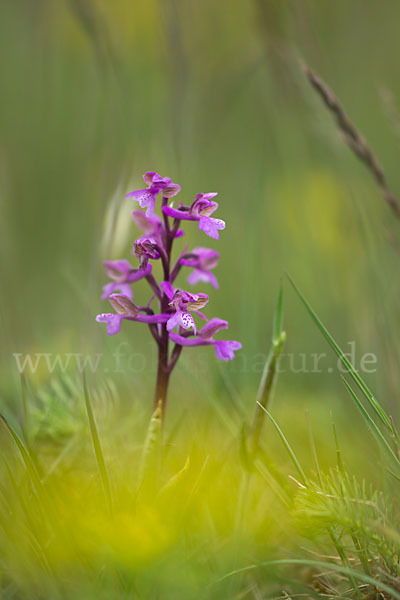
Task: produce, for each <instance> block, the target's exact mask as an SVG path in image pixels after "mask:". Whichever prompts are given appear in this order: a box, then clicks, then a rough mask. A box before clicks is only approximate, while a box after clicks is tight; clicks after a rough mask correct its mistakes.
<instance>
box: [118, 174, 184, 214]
mask: <svg viewBox="0 0 400 600" xmlns="http://www.w3.org/2000/svg"><path fill="white" fill-rule="evenodd" d="M143 179H144V182H145V183H147V185H148V187H147V188H145V189H144V190H136V191H135V192H130V193H129V194H127V195H126V198H133V199H134V200H136V201H137V202H139V205H140V206H141V208H146V216H147V217H152V216H153V214H154V208H155V204H156V196H157V195H158V194H159V193H160V192H162V195H163V197H164V198H172V197H173V196H176V194H178V193H179V192H180V191H181V186H180V185H178V184H176V183H173V182H172V180H171V178H170V177H161V175H159V174H158V173H155V172H154V171H148V172H147V173H145V174H144V175H143Z"/></svg>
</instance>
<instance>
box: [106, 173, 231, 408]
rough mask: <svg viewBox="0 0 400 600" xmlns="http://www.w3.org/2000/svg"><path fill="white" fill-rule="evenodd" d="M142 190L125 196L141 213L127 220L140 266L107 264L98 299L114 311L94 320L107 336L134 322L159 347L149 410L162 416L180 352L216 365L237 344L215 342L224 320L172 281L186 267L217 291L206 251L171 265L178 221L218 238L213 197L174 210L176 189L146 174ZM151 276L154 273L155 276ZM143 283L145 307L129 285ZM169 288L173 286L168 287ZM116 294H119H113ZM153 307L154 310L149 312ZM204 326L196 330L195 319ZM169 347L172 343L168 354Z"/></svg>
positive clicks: (203, 297)
mask: <svg viewBox="0 0 400 600" xmlns="http://www.w3.org/2000/svg"><path fill="white" fill-rule="evenodd" d="M143 179H144V181H145V182H146V184H147V185H148V187H147V188H146V189H143V190H139V191H136V192H131V193H130V194H128V196H129V197H132V198H133V199H134V200H137V201H138V202H139V204H140V206H141V207H142V208H146V213H143V212H142V211H140V210H134V211H133V212H132V218H133V220H134V222H135V223H136V225H137V226H138V227H139V229H140V230H141V231H142V235H141V236H140V237H139V238H138V239H136V240H135V242H134V247H133V251H132V254H134V255H135V256H136V258H137V259H138V261H139V265H138V267H139V268H137V269H133V268H132V265H131V264H130V262H129V261H127V260H116V261H106V262H105V263H104V266H105V268H106V272H107V275H108V276H109V278H110V279H111V280H112V281H111V282H110V283H108V284H106V285H105V286H104V288H103V296H102V298H103V299H105V298H108V299H109V301H110V304H111V306H112V307H113V309H114V311H115V312H112V313H103V314H100V315H98V316H97V317H96V320H97V321H98V322H100V323H105V324H106V326H107V333H108V335H115V334H116V333H119V331H120V329H121V324H122V321H136V322H139V323H145V324H147V325H148V327H149V330H150V332H151V334H152V336H153V338H154V340H155V341H156V343H157V347H158V370H157V383H156V392H155V399H154V406H155V407H158V408H160V411H161V418H163V416H164V412H165V407H166V401H167V390H168V383H169V378H170V375H171V372H172V370H173V369H174V367H175V365H176V363H177V361H178V359H179V356H180V354H181V351H182V349H183V347H186V346H191V347H193V346H213V347H214V350H215V354H216V356H217V358H218V359H220V360H231V359H233V358H234V353H235V351H236V350H239V349H240V348H241V344H240V343H239V342H235V341H232V340H219V339H215V337H214V336H215V335H216V334H217V333H219V332H220V331H222V330H224V329H227V328H228V323H227V321H223V320H221V319H216V318H212V319H210V320H208V318H207V317H206V316H205V315H204V314H203V313H202V312H200V310H201V309H203V308H204V307H205V306H206V305H207V304H208V301H209V297H208V296H207V294H204V293H191V292H187V291H184V290H181V289H178V288H176V286H175V280H176V278H177V277H178V276H179V274H180V271H181V270H182V268H186V267H188V268H190V269H191V273H190V274H189V276H188V278H187V279H188V282H189V283H190V284H192V285H194V284H196V283H198V282H200V281H201V282H206V283H211V285H213V286H214V287H215V288H218V282H217V280H216V278H215V275H214V274H213V273H212V270H213V269H214V268H215V267H216V266H217V263H218V258H219V254H218V252H217V251H216V250H213V249H210V248H202V247H198V248H194V250H193V251H192V252H187V249H184V250H183V252H182V253H181V254H180V256H179V257H178V259H177V260H176V261H175V263H172V248H173V243H174V241H175V239H176V238H179V237H181V236H182V235H183V231H182V229H180V224H181V222H182V221H196V222H198V224H199V228H200V229H201V230H202V231H204V232H205V233H206V234H207V235H209V236H210V237H212V238H215V239H218V236H219V234H218V232H219V230H221V229H224V228H225V222H224V221H221V220H220V219H215V218H213V217H211V216H210V215H212V214H213V213H214V212H215V211H216V209H217V208H218V204H217V202H215V201H214V200H213V198H214V197H215V196H216V194H214V193H211V194H198V195H197V196H196V198H195V200H194V202H193V203H192V204H191V205H190V206H185V205H183V204H182V203H179V208H177V209H175V208H173V206H172V205H170V206H168V199H169V198H171V197H173V196H175V195H176V194H177V193H178V192H179V191H180V189H181V188H180V186H179V185H177V184H175V183H173V182H172V181H171V179H170V178H169V177H161V176H160V175H158V173H155V172H153V171H150V172H148V173H146V174H145V175H144V176H143ZM159 194H161V203H160V204H161V206H160V208H161V216H162V218H160V216H158V215H157V214H154V210H155V203H156V198H157V196H158V195H159ZM154 260H157V261H159V262H160V263H161V268H162V276H161V281H160V280H159V281H157V279H156V278H155V277H154V273H153V270H152V261H154ZM155 272H156V271H155ZM140 279H145V280H146V281H147V283H148V284H149V286H150V288H151V292H152V294H151V298H150V300H149V302H148V304H147V305H146V306H137V305H136V304H135V303H134V302H133V293H132V289H131V284H132V283H135V282H136V281H138V280H140ZM173 284H174V287H173ZM115 292H119V293H115ZM153 303H157V305H158V306H157V308H154V307H153ZM195 316H197V317H198V318H199V319H202V320H203V321H205V324H204V325H203V327H202V328H201V329H200V330H199V331H198V330H197V328H196V323H195V320H194V317H195ZM170 343H172V344H173V348H172V350H170Z"/></svg>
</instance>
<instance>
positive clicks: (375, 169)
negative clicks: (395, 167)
mask: <svg viewBox="0 0 400 600" xmlns="http://www.w3.org/2000/svg"><path fill="white" fill-rule="evenodd" d="M303 70H304V72H305V74H306V75H307V78H308V80H309V82H310V83H311V85H312V86H313V88H314V89H315V90H316V91H317V93H318V94H319V96H320V97H321V98H322V100H323V102H324V104H325V106H326V107H327V108H328V110H329V111H330V112H331V113H332V115H333V116H334V117H335V119H336V123H337V125H338V128H339V130H340V132H341V133H342V135H343V137H344V139H345V142H346V144H347V145H348V146H349V147H350V148H351V149H352V151H353V152H354V154H355V155H356V156H357V157H358V158H359V159H360V160H361V161H362V162H363V163H364V164H365V166H366V167H367V169H368V170H369V172H370V173H371V174H372V176H373V177H374V179H375V181H376V182H377V184H378V186H379V189H380V190H381V192H382V194H383V197H384V198H385V200H386V202H387V203H388V204H389V206H390V208H391V209H392V211H393V213H394V215H395V216H396V218H397V219H400V205H399V203H398V201H397V199H396V198H395V196H394V195H393V194H392V192H391V191H390V189H389V186H388V183H387V181H386V177H385V174H384V173H383V170H382V167H381V166H380V164H379V162H378V160H377V158H376V156H375V155H374V153H373V152H372V150H371V148H370V147H369V145H368V143H367V141H366V140H365V138H364V137H363V136H362V135H361V134H360V133H359V132H358V131H357V129H356V127H355V126H354V125H353V124H352V122H351V121H350V120H349V118H348V116H347V115H346V113H345V112H344V110H343V108H342V106H341V104H340V102H339V100H338V99H337V97H336V96H335V94H334V93H333V92H332V90H330V89H329V87H328V86H327V85H326V84H325V82H324V81H323V80H322V79H321V78H320V77H318V75H316V74H315V73H314V72H313V71H311V69H310V68H309V67H308V66H307V65H303Z"/></svg>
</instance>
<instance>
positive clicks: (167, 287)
mask: <svg viewBox="0 0 400 600" xmlns="http://www.w3.org/2000/svg"><path fill="white" fill-rule="evenodd" d="M161 289H162V291H163V292H164V294H165V295H166V296H167V298H168V300H172V298H173V297H174V293H175V292H174V288H173V287H172V285H171V284H170V282H169V281H162V282H161Z"/></svg>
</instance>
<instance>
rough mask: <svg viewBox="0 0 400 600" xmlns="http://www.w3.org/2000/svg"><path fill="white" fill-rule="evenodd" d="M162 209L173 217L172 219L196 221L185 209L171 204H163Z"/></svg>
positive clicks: (165, 213)
mask: <svg viewBox="0 0 400 600" xmlns="http://www.w3.org/2000/svg"><path fill="white" fill-rule="evenodd" d="M162 211H163V213H164V215H167V217H173V218H174V219H180V220H181V221H197V218H196V217H193V216H192V215H190V214H189V211H187V210H179V209H178V208H174V207H173V206H163V208H162Z"/></svg>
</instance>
